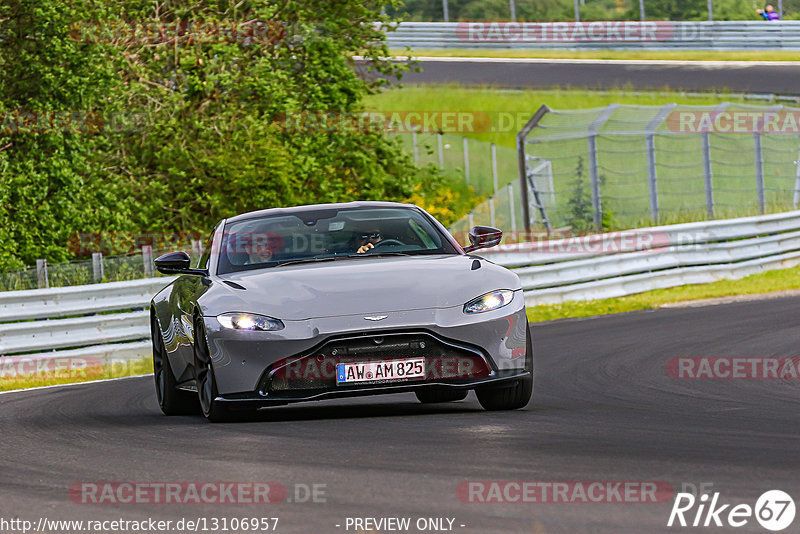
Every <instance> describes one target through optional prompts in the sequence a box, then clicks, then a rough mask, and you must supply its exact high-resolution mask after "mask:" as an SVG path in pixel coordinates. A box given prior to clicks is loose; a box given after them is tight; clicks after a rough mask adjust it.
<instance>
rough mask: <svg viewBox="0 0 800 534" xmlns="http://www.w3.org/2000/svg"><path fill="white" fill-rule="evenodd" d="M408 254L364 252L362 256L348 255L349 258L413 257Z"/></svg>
mask: <svg viewBox="0 0 800 534" xmlns="http://www.w3.org/2000/svg"><path fill="white" fill-rule="evenodd" d="M411 255H412V254H409V253H408V252H364V253H362V254H348V255H347V256H346V257H348V258H375V257H377V256H411Z"/></svg>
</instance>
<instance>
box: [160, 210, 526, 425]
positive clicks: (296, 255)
mask: <svg viewBox="0 0 800 534" xmlns="http://www.w3.org/2000/svg"><path fill="white" fill-rule="evenodd" d="M501 238H502V232H500V230H497V229H495V228H489V227H484V226H476V227H475V228H473V229H472V231H471V232H470V235H469V239H470V241H471V244H470V245H469V246H466V247H463V248H462V247H461V246H460V245H459V244H458V243H457V242H456V241H455V240H454V239H453V237H452V236H451V235H450V234H449V233H448V232H447V230H445V228H444V227H443V226H442V225H441V224H440V223H439V222H438V221H437V220H436V219H434V218H433V217H431V216H430V215H429V214H428V213H427V212H425V211H424V210H422V209H420V208H418V207H416V206H412V205H407V204H397V203H390V202H352V203H347V204H324V205H316V206H299V207H293V208H278V209H268V210H263V211H255V212H251V213H245V214H243V215H238V216H236V217H231V218H229V219H225V220H223V221H221V222H220V223H219V224H218V225H217V226H216V228H215V229H214V231H213V232H212V233H211V235H210V236H209V238H208V241H207V242H206V244H205V248H204V251H203V254H202V256H201V257H200V259H199V261H198V263H197V265H196V266H195V267H193V268H192V267H190V259H189V256H188V255H187V254H186V253H185V252H172V253H170V254H166V255H164V256H161V257H160V258H158V259H157V260H156V261H155V264H156V268H157V269H158V270H159V271H160V272H162V273H165V274H177V275H180V276H179V277H178V278H177V279H176V280H175V281H174V282H172V283H171V284H169V285H168V286H167V287H165V288H164V289H163V290H161V291H160V292H159V293H158V294H156V295H155V297H153V300H152V303H151V307H150V310H151V331H152V338H153V362H154V368H155V382H156V393H157V396H158V402H159V404H160V406H161V409H162V411H163V412H164V413H165V414H167V415H173V414H187V413H197V412H198V411H199V412H202V414H203V415H204V416H205V417H206V418H208V419H209V420H211V421H222V420H226V419H231V418H233V417H236V416H237V415H240V414H242V413H243V412H247V411H250V412H252V411H253V410H257V409H261V408H265V407H268V406H275V405H283V404H288V403H291V402H298V401H309V400H322V399H329V398H334V397H352V396H360V395H376V394H380V393H398V392H410V391H413V392H414V393H415V394H416V396H417V398H418V399H419V400H420V401H421V402H424V403H433V402H449V401H457V400H461V399H463V398H465V397H466V395H467V393H468V392H469V390H475V393H476V394H477V397H478V401H479V402H480V403H481V405H482V406H483V407H484V408H485V409H487V410H510V409H516V408H522V407H524V406H526V405H527V404H528V401H529V400H530V398H531V394H532V392H533V352H532V346H531V338H530V331H529V329H528V321H527V317H526V315H525V301H524V298H523V294H522V289H521V287H520V281H519V278H518V277H517V275H516V274H514V273H512V272H511V271H509V270H507V269H505V268H503V267H500V266H498V265H495V264H493V263H491V262H489V261H487V260H485V259H483V258H480V257H478V256H475V255H472V254H471V252H472V251H474V250H477V249H480V248H486V247H492V246H495V245H497V244H498V243H499V242H500V240H501Z"/></svg>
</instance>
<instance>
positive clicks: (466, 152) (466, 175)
mask: <svg viewBox="0 0 800 534" xmlns="http://www.w3.org/2000/svg"><path fill="white" fill-rule="evenodd" d="M462 139H463V140H464V179H465V180H466V181H467V185H469V147H468V146H467V138H466V137H464V138H462Z"/></svg>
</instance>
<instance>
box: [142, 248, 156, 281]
mask: <svg viewBox="0 0 800 534" xmlns="http://www.w3.org/2000/svg"><path fill="white" fill-rule="evenodd" d="M142 263H143V264H144V275H145V276H146V277H148V278H149V277H151V276H153V247H152V246H151V245H143V246H142Z"/></svg>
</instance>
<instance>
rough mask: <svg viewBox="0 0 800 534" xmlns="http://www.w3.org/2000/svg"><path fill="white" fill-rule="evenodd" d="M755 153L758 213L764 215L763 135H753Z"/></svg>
mask: <svg viewBox="0 0 800 534" xmlns="http://www.w3.org/2000/svg"><path fill="white" fill-rule="evenodd" d="M753 153H754V156H755V158H754V159H755V164H756V195H757V196H758V212H759V213H764V158H763V156H762V154H761V134H760V133H754V134H753Z"/></svg>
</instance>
